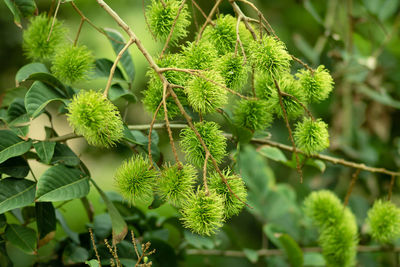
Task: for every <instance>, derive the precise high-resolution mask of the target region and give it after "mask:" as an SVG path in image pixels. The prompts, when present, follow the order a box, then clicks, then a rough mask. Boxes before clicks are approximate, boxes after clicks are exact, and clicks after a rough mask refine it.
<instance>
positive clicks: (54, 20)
mask: <svg viewBox="0 0 400 267" xmlns="http://www.w3.org/2000/svg"><path fill="white" fill-rule="evenodd" d="M60 5H61V0H58V3H57V7H56V11H55V12H54V16H53V21H52V22H51V27H50V31H49V35H48V36H47V42H49V41H50V36H51V33H52V32H53V28H54V23H56V17H57V14H58V9H59V8H60Z"/></svg>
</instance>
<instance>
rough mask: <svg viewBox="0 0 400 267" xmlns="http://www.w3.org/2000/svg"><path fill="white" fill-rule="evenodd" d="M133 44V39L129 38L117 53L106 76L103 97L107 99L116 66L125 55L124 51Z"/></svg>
mask: <svg viewBox="0 0 400 267" xmlns="http://www.w3.org/2000/svg"><path fill="white" fill-rule="evenodd" d="M134 42H135V40H134V39H132V38H129V40H128V42H127V43H126V45H125V46H124V47H123V48H122V49H121V51H119V53H118V55H117V57H116V58H115V60H114V64H113V65H112V67H111V70H110V75H109V76H108V81H107V85H106V88H105V89H104V93H103V95H104V96H105V97H108V91H109V90H110V87H111V83H112V79H113V77H114V73H115V69H116V68H117V66H118V62H119V61H120V60H121V58H122V55H123V54H124V53H125V51H126V50H127V49H128V48H129V46H131V44H133V43H134Z"/></svg>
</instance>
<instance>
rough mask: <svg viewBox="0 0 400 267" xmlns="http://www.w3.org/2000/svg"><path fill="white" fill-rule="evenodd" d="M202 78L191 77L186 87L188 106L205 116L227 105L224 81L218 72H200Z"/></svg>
mask: <svg viewBox="0 0 400 267" xmlns="http://www.w3.org/2000/svg"><path fill="white" fill-rule="evenodd" d="M201 75H202V76H203V77H197V76H195V77H193V78H192V80H190V81H189V83H188V84H187V86H186V88H185V89H186V93H187V96H188V102H189V105H190V106H191V107H192V108H193V109H194V110H195V111H197V112H200V113H202V114H207V113H211V112H214V111H215V109H217V108H221V107H223V106H224V105H225V104H227V103H228V93H227V90H226V89H225V88H223V87H222V86H224V85H225V84H224V79H223V78H222V77H221V75H220V74H219V73H218V72H215V71H204V72H201Z"/></svg>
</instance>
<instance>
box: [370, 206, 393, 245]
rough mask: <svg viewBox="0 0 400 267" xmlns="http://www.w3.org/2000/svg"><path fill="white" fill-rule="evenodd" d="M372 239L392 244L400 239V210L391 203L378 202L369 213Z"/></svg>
mask: <svg viewBox="0 0 400 267" xmlns="http://www.w3.org/2000/svg"><path fill="white" fill-rule="evenodd" d="M367 222H368V224H369V226H370V228H371V235H372V238H373V239H375V240H377V241H378V242H381V243H391V242H393V241H394V240H396V239H397V238H399V237H400V209H399V208H398V207H396V205H395V204H393V203H392V202H390V201H385V200H376V201H375V202H374V205H373V206H372V208H371V209H370V210H369V211H368V219H367Z"/></svg>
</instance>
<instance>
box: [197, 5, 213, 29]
mask: <svg viewBox="0 0 400 267" xmlns="http://www.w3.org/2000/svg"><path fill="white" fill-rule="evenodd" d="M192 4H193V5H195V6H196V8H197V9H198V10H199V11H200V13H201V14H202V15H203V17H204V18H205V19H206V20H207V15H206V13H204V11H203V9H201V7H200V6H199V5H198V4H197V3H196V1H195V0H192ZM193 14H194V11H193ZM208 23H210V24H211V25H212V26H213V27H214V26H215V23H214V22H213V21H212V20H211V21H209V22H208ZM197 28H198V27H197ZM197 30H199V29H197Z"/></svg>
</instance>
